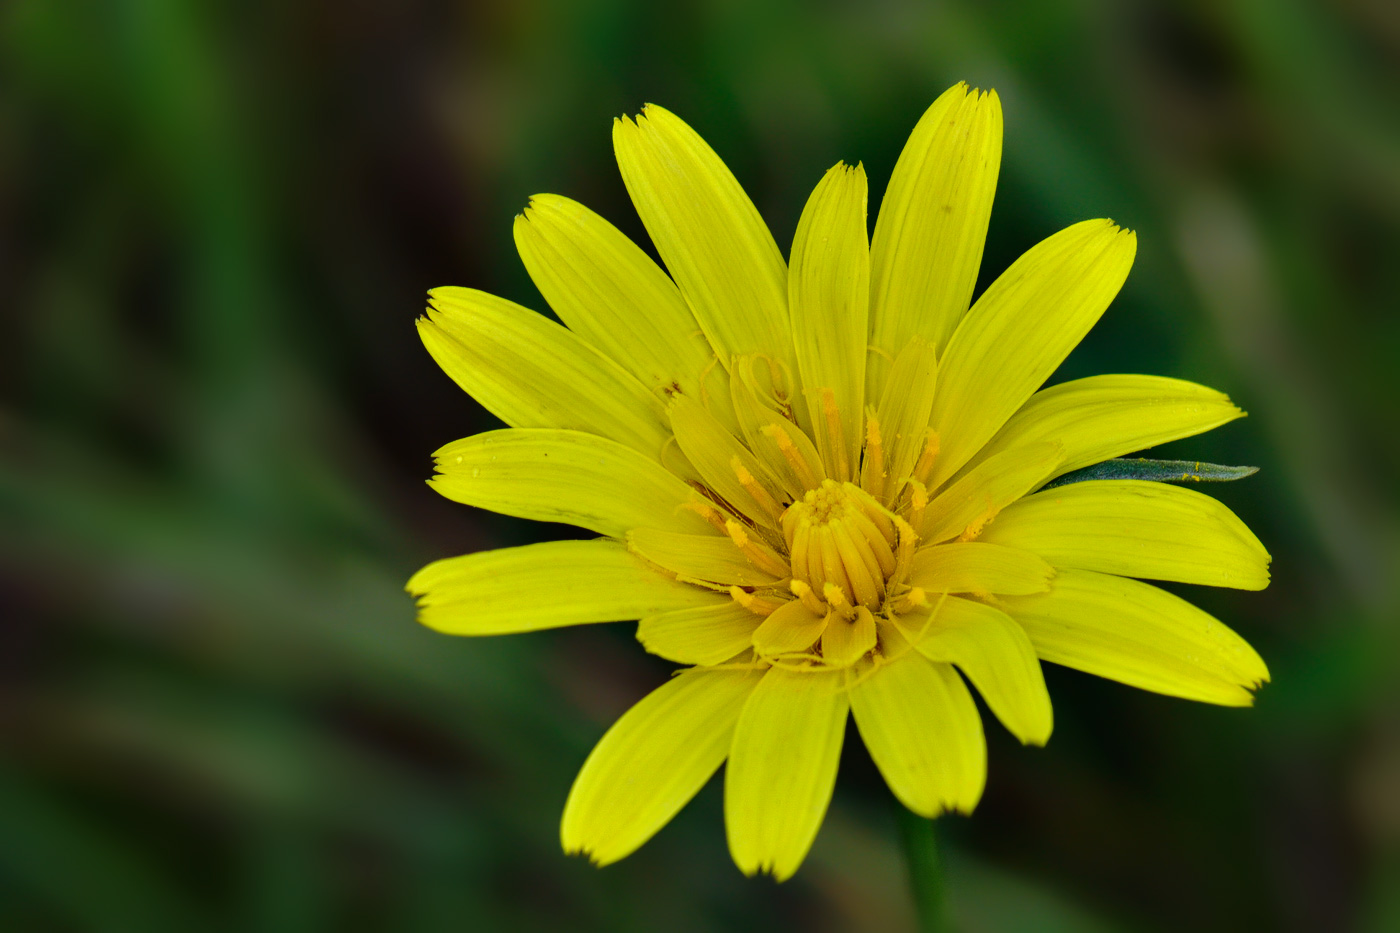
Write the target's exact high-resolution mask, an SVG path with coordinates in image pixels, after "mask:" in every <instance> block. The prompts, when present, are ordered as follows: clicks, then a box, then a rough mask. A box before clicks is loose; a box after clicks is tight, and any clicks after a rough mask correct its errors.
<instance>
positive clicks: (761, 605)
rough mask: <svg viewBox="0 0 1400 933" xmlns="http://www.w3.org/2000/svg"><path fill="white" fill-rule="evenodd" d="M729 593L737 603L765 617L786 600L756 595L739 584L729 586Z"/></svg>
mask: <svg viewBox="0 0 1400 933" xmlns="http://www.w3.org/2000/svg"><path fill="white" fill-rule="evenodd" d="M729 595H730V597H732V598H733V600H734V601H735V602H736V603H738V604H739V605H741V606H743V607H744V608H745V609H747V610H748V611H749V612H752V613H753V614H754V615H758V616H764V617H767V616H769V615H771V614H772V613H773V612H774V611H775V610H777V609H779V608H781V607H782V606H783V605H784V603H785V602H786V600H781V599H769V598H767V597H766V596H755V595H754V594H752V593H750V592H748V591H747V590H745V589H742V588H740V587H737V586H731V587H730V588H729Z"/></svg>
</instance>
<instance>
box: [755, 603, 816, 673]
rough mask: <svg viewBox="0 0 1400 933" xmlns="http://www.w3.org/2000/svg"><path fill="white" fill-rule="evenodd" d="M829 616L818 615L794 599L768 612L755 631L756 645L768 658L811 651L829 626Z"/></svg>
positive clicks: (757, 649)
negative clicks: (827, 618)
mask: <svg viewBox="0 0 1400 933" xmlns="http://www.w3.org/2000/svg"><path fill="white" fill-rule="evenodd" d="M826 624H827V620H826V617H825V616H820V615H817V614H816V613H814V612H812V610H810V609H808V608H807V607H806V606H804V605H803V604H802V601H801V600H800V599H794V600H791V601H790V602H786V603H783V605H782V606H781V607H780V608H778V609H775V610H774V611H773V612H771V613H769V614H768V617H767V618H765V619H764V620H763V623H762V624H761V625H759V627H758V628H756V629H754V632H753V646H754V650H756V651H757V652H758V653H759V654H761V655H763V656H764V657H766V658H773V657H777V656H778V655H783V654H800V653H802V652H805V651H807V650H808V649H809V648H811V647H812V646H813V645H814V644H816V643H817V639H818V638H820V637H821V635H822V631H823V630H824V629H825V628H826Z"/></svg>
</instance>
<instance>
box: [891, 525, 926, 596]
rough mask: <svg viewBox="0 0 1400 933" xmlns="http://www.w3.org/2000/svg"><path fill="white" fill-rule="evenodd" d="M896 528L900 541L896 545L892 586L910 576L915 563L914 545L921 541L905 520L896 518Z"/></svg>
mask: <svg viewBox="0 0 1400 933" xmlns="http://www.w3.org/2000/svg"><path fill="white" fill-rule="evenodd" d="M894 527H895V529H896V531H897V533H898V537H899V541H898V543H897V544H896V545H895V552H894V573H892V574H890V580H889V585H890V586H894V585H895V584H897V583H902V582H903V581H904V578H905V577H906V576H908V574H909V567H910V565H911V564H913V562H914V543H915V542H916V541H918V540H919V535H918V533H917V532H916V531H914V529H913V528H912V527H910V525H909V523H908V522H906V521H905V520H904V519H902V518H899V517H896V518H895V520H894Z"/></svg>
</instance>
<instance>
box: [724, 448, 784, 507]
mask: <svg viewBox="0 0 1400 933" xmlns="http://www.w3.org/2000/svg"><path fill="white" fill-rule="evenodd" d="M729 468H730V469H731V470H733V471H734V475H735V476H736V477H738V479H739V485H740V486H743V487H744V491H745V492H747V493H748V494H749V495H750V496H752V497H753V500H754V501H755V502H757V503H758V507H759V508H761V509H763V510H764V511H765V512H767V513H768V514H769V516H771V517H772V519H773V520H774V521H777V520H778V519H779V517H780V516H781V515H782V512H783V510H782V508H781V507H780V506H779V505H778V502H777V500H776V499H774V498H773V497H772V496H771V495H769V494H768V490H766V489H764V488H763V486H762V484H760V483H759V481H758V480H756V479H754V477H753V474H752V473H750V472H749V471H748V469H747V468H746V467H745V466H744V463H743V461H742V460H740V459H739V455H738V454H735V455H734V456H733V457H731V458H730V459H729Z"/></svg>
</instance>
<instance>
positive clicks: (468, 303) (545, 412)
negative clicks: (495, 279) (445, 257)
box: [418, 288, 670, 459]
mask: <svg viewBox="0 0 1400 933" xmlns="http://www.w3.org/2000/svg"><path fill="white" fill-rule="evenodd" d="M430 294H431V295H432V300H431V303H430V305H429V309H428V314H427V317H422V318H419V319H418V334H419V336H420V337H422V339H423V344H424V346H426V347H427V348H428V352H429V353H431V354H432V356H433V359H435V360H437V363H438V365H439V366H441V367H442V368H443V370H444V371H445V372H446V373H447V375H449V376H451V377H452V380H453V381H454V382H456V383H457V384H458V385H459V386H461V387H462V388H463V389H465V390H466V391H467V393H468V394H470V395H471V396H472V397H473V398H475V399H476V400H477V401H478V402H480V403H481V404H482V405H483V406H485V407H486V410H487V411H489V412H491V413H492V414H493V415H495V416H496V417H498V418H500V419H501V420H502V421H504V422H505V423H506V424H508V425H510V426H511V427H514V428H568V429H571V430H575V431H587V432H589V433H591V434H598V435H601V436H603V437H607V438H611V439H612V440H615V441H617V442H618V443H620V444H626V445H627V446H628V447H631V448H633V449H634V450H638V451H641V452H642V453H643V454H646V455H647V456H648V457H651V458H653V459H657V458H659V457H660V455H661V450H662V448H663V447H664V446H665V444H666V441H667V439H668V438H669V437H670V431H668V430H667V429H666V422H665V412H664V409H663V408H662V405H661V402H660V400H658V399H657V398H656V397H655V396H653V395H652V394H651V393H650V392H648V391H647V389H646V387H645V386H643V385H642V384H641V383H640V382H638V381H637V380H636V379H635V378H633V377H632V376H631V375H630V374H628V373H627V372H626V371H625V370H624V369H622V367H620V366H618V365H617V364H616V363H614V362H613V361H612V360H610V359H608V358H607V357H605V356H603V355H602V354H601V353H599V352H598V351H597V350H595V349H593V348H592V347H590V346H589V345H588V344H586V343H584V342H583V341H582V340H580V339H579V338H578V337H577V336H575V335H574V334H573V333H571V332H570V331H569V330H568V329H567V328H564V327H560V326H559V325H558V324H556V323H554V322H553V321H551V320H549V319H548V318H546V317H544V316H543V315H541V314H536V313H535V312H534V311H531V310H529V309H528V308H522V307H520V305H517V304H512V303H511V302H509V301H506V300H504V299H501V298H497V297H495V296H494V295H488V294H486V293H485V292H479V291H476V290H475V289H470V288H437V289H434V290H433V291H432V292H431V293H430Z"/></svg>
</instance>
